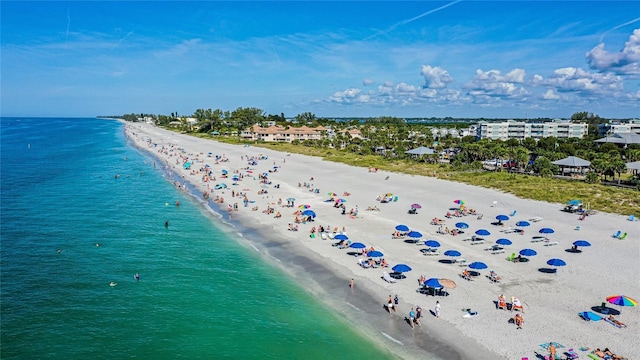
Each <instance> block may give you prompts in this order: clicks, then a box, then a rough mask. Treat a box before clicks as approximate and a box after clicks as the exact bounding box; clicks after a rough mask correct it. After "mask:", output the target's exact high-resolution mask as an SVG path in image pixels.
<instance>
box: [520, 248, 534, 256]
mask: <svg viewBox="0 0 640 360" xmlns="http://www.w3.org/2000/svg"><path fill="white" fill-rule="evenodd" d="M520 255H522V256H536V255H538V252H536V251H535V250H533V249H522V250H520Z"/></svg>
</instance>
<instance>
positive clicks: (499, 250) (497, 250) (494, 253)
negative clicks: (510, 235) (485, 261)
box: [491, 249, 504, 255]
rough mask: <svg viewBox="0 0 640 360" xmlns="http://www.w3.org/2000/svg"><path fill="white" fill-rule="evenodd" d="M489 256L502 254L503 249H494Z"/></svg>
mask: <svg viewBox="0 0 640 360" xmlns="http://www.w3.org/2000/svg"><path fill="white" fill-rule="evenodd" d="M491 254H493V255H496V254H504V249H495V250H493V251H491Z"/></svg>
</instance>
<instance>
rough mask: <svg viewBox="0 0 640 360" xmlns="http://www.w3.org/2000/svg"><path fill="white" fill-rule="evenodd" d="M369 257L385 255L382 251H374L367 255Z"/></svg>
mask: <svg viewBox="0 0 640 360" xmlns="http://www.w3.org/2000/svg"><path fill="white" fill-rule="evenodd" d="M367 256H368V257H383V256H384V254H383V253H382V252H381V251H378V250H373V251H369V252H368V253H367Z"/></svg>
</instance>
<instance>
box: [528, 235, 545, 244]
mask: <svg viewBox="0 0 640 360" xmlns="http://www.w3.org/2000/svg"><path fill="white" fill-rule="evenodd" d="M546 239H547V238H546V237H544V236H534V237H532V238H531V242H533V243H535V242H541V241H545V240H546Z"/></svg>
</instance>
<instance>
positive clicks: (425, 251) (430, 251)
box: [420, 248, 440, 256]
mask: <svg viewBox="0 0 640 360" xmlns="http://www.w3.org/2000/svg"><path fill="white" fill-rule="evenodd" d="M420 252H421V253H422V255H429V256H431V255H440V252H439V251H438V249H432V248H427V249H420Z"/></svg>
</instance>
